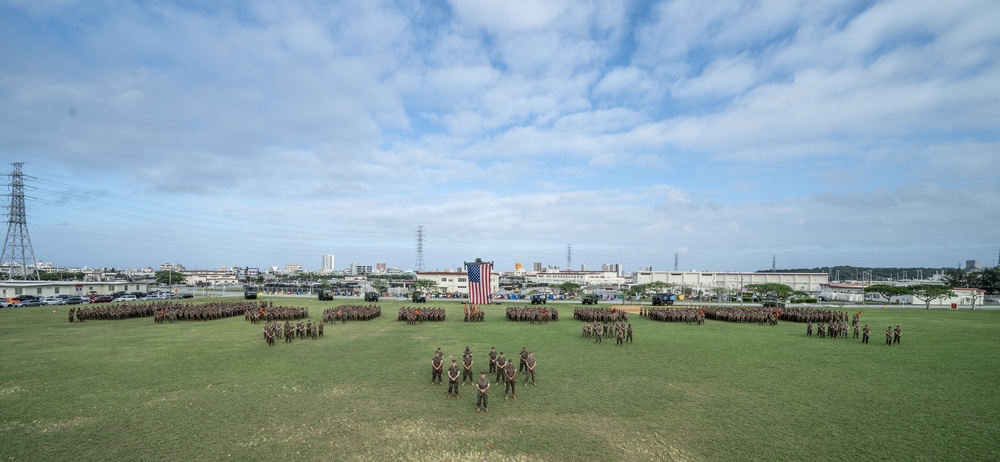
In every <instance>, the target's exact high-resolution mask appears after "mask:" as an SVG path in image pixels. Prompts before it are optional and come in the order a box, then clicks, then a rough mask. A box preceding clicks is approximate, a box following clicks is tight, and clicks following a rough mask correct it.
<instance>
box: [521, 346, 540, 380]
mask: <svg viewBox="0 0 1000 462" xmlns="http://www.w3.org/2000/svg"><path fill="white" fill-rule="evenodd" d="M526 365H527V368H526V369H525V370H524V384H525V385H527V384H528V377H531V384H532V385H538V384H536V383H535V365H537V362H536V361H535V354H534V353H528V360H527V361H526Z"/></svg>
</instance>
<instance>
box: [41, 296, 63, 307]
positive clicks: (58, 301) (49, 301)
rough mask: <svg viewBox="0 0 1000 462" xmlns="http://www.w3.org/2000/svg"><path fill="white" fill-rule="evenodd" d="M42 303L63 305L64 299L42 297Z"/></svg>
mask: <svg viewBox="0 0 1000 462" xmlns="http://www.w3.org/2000/svg"><path fill="white" fill-rule="evenodd" d="M42 303H43V304H45V305H65V304H66V299H63V298H59V297H45V298H43V299H42Z"/></svg>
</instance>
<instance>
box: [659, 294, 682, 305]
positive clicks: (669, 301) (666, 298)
mask: <svg viewBox="0 0 1000 462" xmlns="http://www.w3.org/2000/svg"><path fill="white" fill-rule="evenodd" d="M676 298H677V296H676V295H674V294H656V295H653V306H664V305H673V304H674V300H675V299H676Z"/></svg>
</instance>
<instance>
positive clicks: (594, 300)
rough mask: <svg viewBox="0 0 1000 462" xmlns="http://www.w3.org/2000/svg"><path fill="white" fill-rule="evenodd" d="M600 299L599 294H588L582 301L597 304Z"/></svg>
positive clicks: (586, 303) (585, 303) (587, 303)
mask: <svg viewBox="0 0 1000 462" xmlns="http://www.w3.org/2000/svg"><path fill="white" fill-rule="evenodd" d="M598 300H600V297H598V296H597V294H587V295H584V296H583V300H581V302H583V304H584V305H596V304H597V301H598Z"/></svg>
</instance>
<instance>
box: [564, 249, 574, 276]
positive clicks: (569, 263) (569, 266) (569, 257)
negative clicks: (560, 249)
mask: <svg viewBox="0 0 1000 462" xmlns="http://www.w3.org/2000/svg"><path fill="white" fill-rule="evenodd" d="M566 271H573V244H566Z"/></svg>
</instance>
